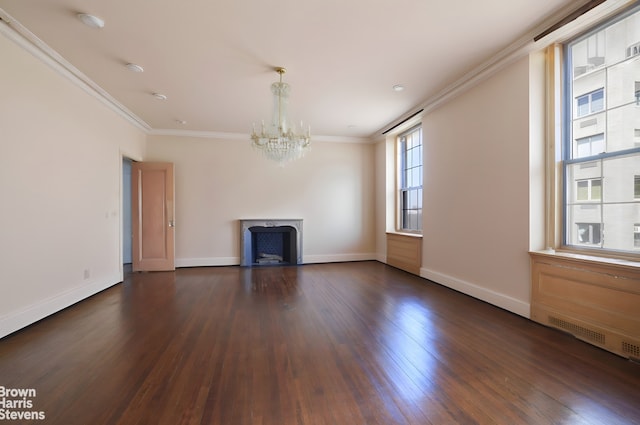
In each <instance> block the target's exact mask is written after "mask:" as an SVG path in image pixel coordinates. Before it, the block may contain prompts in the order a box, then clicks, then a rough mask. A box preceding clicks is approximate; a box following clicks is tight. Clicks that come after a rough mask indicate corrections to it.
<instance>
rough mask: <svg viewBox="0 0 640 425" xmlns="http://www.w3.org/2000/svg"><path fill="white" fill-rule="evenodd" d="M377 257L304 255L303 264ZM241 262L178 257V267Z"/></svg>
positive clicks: (218, 258)
mask: <svg viewBox="0 0 640 425" xmlns="http://www.w3.org/2000/svg"><path fill="white" fill-rule="evenodd" d="M376 259H377V255H376V254H375V253H370V254H328V255H303V258H302V264H314V263H341V262H348V261H368V260H376ZM239 264H240V257H210V258H176V267H209V266H237V265H239Z"/></svg>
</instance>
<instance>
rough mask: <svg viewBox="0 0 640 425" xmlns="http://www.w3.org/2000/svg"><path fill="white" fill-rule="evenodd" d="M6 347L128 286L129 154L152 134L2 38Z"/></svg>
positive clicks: (0, 327)
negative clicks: (124, 234)
mask: <svg viewBox="0 0 640 425" xmlns="http://www.w3.org/2000/svg"><path fill="white" fill-rule="evenodd" d="M0 57H2V65H1V66H0V129H1V130H0V147H1V152H2V153H1V154H0V196H1V197H2V199H3V200H2V208H0V222H1V223H3V230H2V237H1V238H0V265H1V267H0V294H1V295H0V337H2V336H4V335H6V334H8V333H11V332H13V331H15V330H17V329H19V328H21V327H23V326H26V325H27V324H29V323H32V322H34V321H36V320H39V319H41V318H43V317H45V316H47V315H49V314H51V313H53V312H55V311H57V310H60V309H61V308H64V307H67V306H68V305H70V304H72V303H74V302H77V301H78V300H80V299H83V298H85V297H87V296H89V295H92V294H94V293H96V292H98V291H100V290H102V289H104V288H106V287H108V286H110V285H113V284H115V283H117V282H119V281H121V276H122V264H121V263H122V261H121V253H120V244H121V241H120V239H121V238H120V234H121V233H120V226H121V224H120V198H121V183H120V179H121V163H122V160H121V153H126V154H127V155H129V156H133V157H137V158H141V157H142V156H143V154H144V144H145V134H144V133H143V132H142V131H140V130H138V129H136V128H135V127H133V126H132V125H131V124H129V123H128V121H126V120H124V119H123V118H122V117H120V116H118V115H117V114H116V113H115V112H113V111H112V110H110V109H108V108H107V107H106V106H105V105H104V104H103V103H101V102H100V101H98V100H97V99H96V98H94V97H92V96H91V95H89V94H87V93H86V92H85V91H83V90H82V89H80V88H78V86H76V85H74V84H73V83H71V81H70V80H68V79H67V78H65V77H63V76H61V75H60V74H59V73H57V72H55V71H53V70H52V68H50V67H48V66H47V65H45V64H44V63H43V62H42V61H41V60H40V59H38V58H36V57H34V56H33V55H31V54H30V53H28V52H27V51H26V50H24V49H22V48H21V47H19V46H18V45H16V44H14V42H13V41H10V40H9V39H7V38H5V37H4V36H2V35H0Z"/></svg>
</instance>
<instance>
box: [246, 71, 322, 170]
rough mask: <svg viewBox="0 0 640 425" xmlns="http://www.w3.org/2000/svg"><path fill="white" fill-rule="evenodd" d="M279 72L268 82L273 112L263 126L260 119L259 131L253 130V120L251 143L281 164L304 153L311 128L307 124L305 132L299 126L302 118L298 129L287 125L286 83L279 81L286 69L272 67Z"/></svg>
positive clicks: (307, 145)
mask: <svg viewBox="0 0 640 425" xmlns="http://www.w3.org/2000/svg"><path fill="white" fill-rule="evenodd" d="M276 72H277V73H278V74H280V81H279V82H276V83H273V84H271V93H272V94H273V115H272V118H271V123H270V124H269V125H268V126H265V123H264V121H262V126H261V128H260V131H259V132H258V131H256V128H255V124H254V126H253V131H252V132H251V144H252V145H253V147H254V148H255V149H257V150H258V151H260V152H261V153H262V155H263V156H264V157H265V158H268V159H271V160H273V161H276V162H277V163H278V164H280V165H281V166H283V165H284V164H286V163H287V162H291V161H295V160H297V159H300V158H302V157H303V156H304V154H305V153H306V151H307V150H308V149H309V146H310V144H311V128H310V127H307V131H306V133H305V132H304V130H303V126H302V122H300V129H299V131H300V132H298V129H296V128H294V127H292V126H291V124H290V123H289V120H288V118H287V107H288V103H289V92H290V86H289V84H287V83H283V82H282V74H284V73H285V72H286V70H285V69H284V68H276Z"/></svg>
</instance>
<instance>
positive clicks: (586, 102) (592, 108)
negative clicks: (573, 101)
mask: <svg viewBox="0 0 640 425" xmlns="http://www.w3.org/2000/svg"><path fill="white" fill-rule="evenodd" d="M603 109H604V89H599V90H596V91H594V92H592V93H587V94H584V95H582V96H579V97H577V107H576V113H577V116H579V117H582V116H584V115H589V114H593V113H595V112H600V111H602V110H603Z"/></svg>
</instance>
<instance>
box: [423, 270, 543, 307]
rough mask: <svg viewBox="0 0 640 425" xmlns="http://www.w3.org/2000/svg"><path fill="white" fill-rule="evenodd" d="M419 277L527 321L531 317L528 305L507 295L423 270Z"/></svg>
mask: <svg viewBox="0 0 640 425" xmlns="http://www.w3.org/2000/svg"><path fill="white" fill-rule="evenodd" d="M420 276H421V277H424V278H425V279H429V280H431V281H433V282H436V283H438V284H440V285H443V286H446V287H448V288H451V289H455V290H456V291H459V292H462V293H463V294H466V295H469V296H472V297H474V298H477V299H479V300H482V301H485V302H488V303H489V304H492V305H495V306H497V307H500V308H502V309H505V310H507V311H510V312H512V313H515V314H517V315H520V316H522V317H526V318H527V319H529V318H530V317H531V311H530V308H531V307H530V304H529V303H527V302H524V301H521V300H518V299H515V298H513V297H510V296H508V295H504V294H501V293H499V292H495V291H492V290H490V289H487V288H483V287H482V286H478V285H475V284H473V283H471V282H466V281H464V280H460V279H457V278H455V277H451V276H448V275H445V274H442V273H438V272H434V271H431V270H428V269H425V268H421V269H420Z"/></svg>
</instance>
